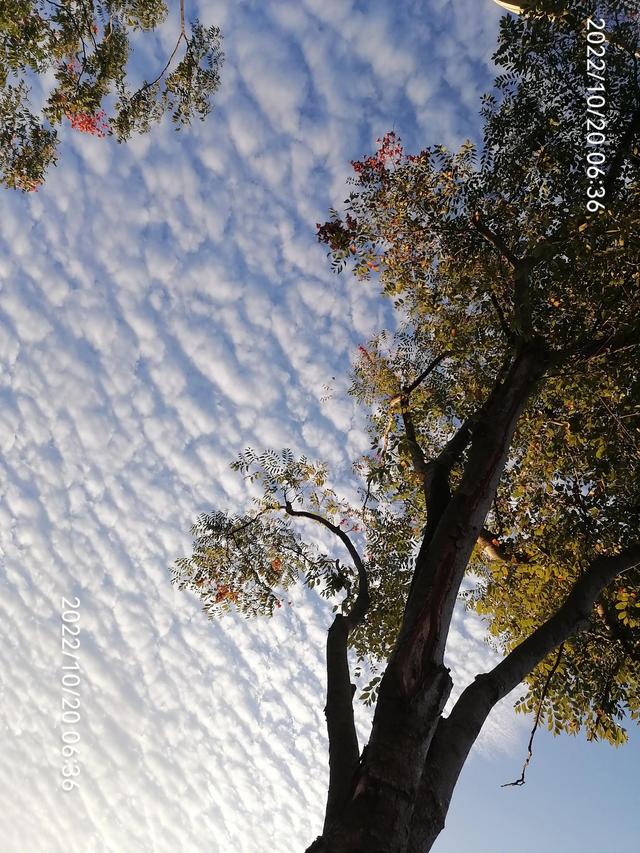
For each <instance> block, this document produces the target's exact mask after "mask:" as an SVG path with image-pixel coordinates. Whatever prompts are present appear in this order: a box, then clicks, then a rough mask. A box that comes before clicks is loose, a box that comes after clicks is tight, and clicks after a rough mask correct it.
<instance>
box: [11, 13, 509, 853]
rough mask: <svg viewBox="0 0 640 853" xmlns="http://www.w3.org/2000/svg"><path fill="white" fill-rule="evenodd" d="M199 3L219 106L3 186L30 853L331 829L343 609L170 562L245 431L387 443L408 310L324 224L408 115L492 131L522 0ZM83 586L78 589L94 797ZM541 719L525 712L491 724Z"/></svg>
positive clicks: (20, 712)
mask: <svg viewBox="0 0 640 853" xmlns="http://www.w3.org/2000/svg"><path fill="white" fill-rule="evenodd" d="M187 13H188V14H189V15H190V16H193V15H195V14H199V16H200V17H201V18H202V20H203V21H204V22H205V23H216V24H218V25H219V26H221V27H222V29H223V31H224V34H225V44H224V47H225V53H226V56H227V61H226V64H225V67H224V71H223V84H222V89H221V92H220V94H219V96H218V98H217V101H216V109H215V111H214V113H213V115H212V116H210V117H209V119H208V121H206V122H205V123H204V124H202V125H200V124H198V126H196V127H194V128H193V129H192V130H191V131H189V132H187V133H183V134H179V135H178V134H176V133H174V132H173V130H172V129H171V127H168V126H163V127H161V128H158V129H156V130H154V131H153V132H152V134H151V135H150V136H148V137H146V138H143V139H139V140H137V141H135V142H133V143H132V144H130V145H129V146H127V147H123V148H118V147H117V146H116V144H115V143H112V142H111V141H110V140H95V139H85V138H82V139H79V140H78V139H77V138H74V136H73V133H72V132H71V131H70V132H69V134H68V138H65V139H64V144H65V145H66V146H67V152H66V153H67V156H65V158H64V161H63V164H62V165H61V167H60V168H59V169H57V170H55V171H54V172H53V173H52V174H51V177H50V178H49V181H48V183H47V185H46V186H45V188H44V189H43V190H41V191H40V192H39V193H37V194H34V195H31V196H18V195H10V194H8V193H4V194H3V195H2V197H0V205H1V206H2V227H1V229H0V242H1V250H0V282H1V283H0V288H1V289H0V358H1V359H2V371H1V373H0V401H1V405H0V448H1V454H0V464H1V465H2V475H1V481H0V490H1V501H0V536H1V545H2V596H1V601H0V607H1V609H2V613H1V618H2V626H3V631H4V642H3V643H2V645H1V646H0V654H1V656H2V661H1V664H0V666H1V676H0V677H1V679H2V683H1V690H2V714H3V727H2V731H3V744H2V749H1V750H0V767H1V769H2V776H3V779H4V780H5V784H4V785H3V788H2V792H1V793H0V798H1V802H0V837H1V838H2V841H1V842H0V844H1V849H2V851H3V853H62V851H65V853H71V852H72V853H107V851H108V853H151V851H153V853H169V851H171V853H176V851H177V852H178V853H182V851H184V853H200V851H208V853H229V851H241V853H264V851H266V850H269V851H273V853H289V851H292V850H303V849H304V848H305V846H306V844H307V843H308V842H309V841H310V840H311V839H312V838H313V837H314V834H315V832H316V830H317V829H318V827H319V825H320V822H321V815H322V811H323V805H324V797H325V781H326V780H325V775H326V744H325V733H324V719H323V715H322V705H323V691H324V675H323V647H324V642H325V630H326V626H327V624H328V622H329V620H330V618H331V613H330V608H328V607H327V605H326V603H325V602H321V601H319V600H318V599H317V598H316V597H315V596H313V595H311V594H305V593H304V592H302V591H297V592H295V593H294V595H293V606H292V607H291V608H290V609H287V611H286V612H282V613H278V614H277V617H276V618H274V619H273V620H271V621H260V622H253V623H245V622H244V621H242V620H241V619H238V618H234V617H230V618H228V619H226V620H224V621H221V622H214V623H208V622H207V621H206V620H205V619H204V617H203V616H202V614H201V613H200V611H199V609H198V607H197V605H196V603H195V602H194V601H193V600H192V599H190V598H188V597H187V596H186V595H184V594H182V593H180V592H177V591H176V590H174V589H173V588H172V587H171V586H170V583H169V573H168V570H167V567H168V565H169V564H170V563H171V561H172V560H173V559H174V557H176V556H179V555H181V554H184V553H186V552H187V551H188V549H189V545H190V539H189V536H188V529H189V526H190V523H191V521H192V520H193V519H194V518H195V516H196V514H197V513H198V512H201V511H204V510H206V509H210V508H213V507H220V508H223V507H224V508H239V507H241V506H242V505H243V504H245V503H246V501H247V500H248V493H247V490H246V488H245V484H244V483H243V482H242V481H241V480H239V479H238V478H237V477H236V476H234V475H233V474H232V473H231V472H230V471H229V470H228V462H229V461H230V460H231V459H232V458H234V457H235V455H236V454H237V453H238V452H239V451H240V450H241V449H242V448H243V447H244V446H245V445H252V446H254V447H256V448H263V447H275V448H280V447H282V446H291V447H293V448H294V449H295V450H296V451H298V452H305V453H307V454H308V455H309V456H311V457H319V458H323V459H325V460H327V461H328V462H329V463H330V464H331V465H332V466H333V469H334V471H335V472H336V481H337V483H338V485H340V486H342V487H343V488H344V489H345V490H349V489H352V488H353V484H352V483H351V482H350V468H349V462H350V460H351V459H352V458H353V457H355V456H357V454H359V453H361V452H363V451H364V450H365V449H366V447H367V444H368V442H367V437H366V434H365V432H364V423H363V420H362V416H361V414H359V413H358V412H356V411H355V410H354V409H353V407H352V404H351V401H350V400H349V398H348V397H346V388H347V384H348V380H347V378H346V375H347V370H348V365H349V360H350V357H351V354H352V353H353V351H354V350H355V348H356V347H357V345H358V344H359V343H361V342H362V341H363V340H365V339H366V336H367V335H368V334H369V333H371V332H373V331H375V330H378V329H380V328H381V327H382V326H384V325H385V324H388V323H389V322H390V318H389V317H388V316H387V315H385V313H384V312H385V308H384V306H383V305H381V303H380V301H379V300H378V299H377V298H376V294H375V287H374V286H370V287H366V286H363V285H358V284H357V283H356V282H352V281H350V280H349V278H348V277H346V276H345V277H341V278H340V279H337V278H335V277H334V276H332V274H331V273H330V271H329V267H328V263H327V261H326V258H325V253H324V249H323V248H321V247H320V246H319V245H318V244H317V243H316V242H315V234H314V226H315V223H316V221H322V220H323V219H324V218H326V211H327V209H328V208H329V207H330V206H332V205H333V206H339V205H340V204H341V202H342V200H343V198H344V197H345V195H346V189H345V181H346V178H347V177H348V169H349V165H348V164H349V161H350V160H351V159H354V158H356V157H358V156H360V155H361V153H362V152H363V151H366V150H370V149H371V147H372V146H373V144H374V143H375V139H376V137H378V136H381V135H382V134H383V133H384V132H385V131H386V130H389V129H391V128H395V130H396V132H398V133H399V134H400V135H401V136H402V138H403V140H404V141H405V143H406V145H407V147H409V148H420V147H422V146H424V145H425V144H428V143H432V142H435V141H444V142H445V143H448V144H450V145H456V144H458V143H459V142H461V141H462V139H463V138H464V137H465V136H466V135H468V134H469V132H470V131H473V128H474V126H475V116H476V114H477V109H478V97H479V94H480V93H481V91H482V90H483V89H485V88H486V87H487V86H488V85H489V83H490V80H491V77H492V69H491V66H490V59H489V57H490V53H491V49H492V45H493V42H494V38H495V31H496V24H497V19H498V16H499V11H498V10H497V9H495V10H494V9H493V8H490V9H489V11H487V9H486V7H485V6H484V5H483V4H481V3H477V2H476V0H466V2H463V0H459V2H457V3H451V2H448V0H429V2H421V3H416V2H413V0H404V2H399V3H397V4H390V3H386V2H382V0H378V2H368V3H360V2H351V0H303V2H298V0H296V2H293V0H291V2H288V0H282V2H279V0H268V2H263V0H261V2H257V0H256V2H250V0H243V2H230V0H229V2H227V0H218V2H208V3H202V4H201V8H197V7H195V6H194V5H193V4H192V3H190V2H189V0H188V2H187ZM171 23H172V22H171V21H170V22H169V23H168V24H167V26H166V28H165V30H164V32H163V36H164V45H163V44H160V43H158V44H155V45H154V46H153V48H150V47H149V45H148V42H147V40H145V42H144V46H142V45H141V48H140V49H141V50H155V51H156V53H155V55H154V56H152V55H149V56H146V57H145V59H146V60H149V61H151V62H153V61H155V62H156V63H157V62H159V61H160V58H161V56H163V55H165V48H166V46H167V45H169V44H170V43H171V39H172V34H173V28H172V26H171ZM173 23H174V24H175V10H174V19H173ZM78 143H80V144H78ZM76 146H77V147H76ZM332 377H337V378H336V379H332ZM325 385H330V386H331V390H330V393H329V394H328V392H327V390H326V388H325V387H324V386H325ZM327 396H329V399H325V398H326V397H327ZM61 596H67V597H73V596H78V597H79V599H80V602H81V603H80V607H79V610H80V614H81V616H80V618H81V626H82V635H81V648H80V652H79V658H80V663H81V669H82V685H81V702H82V705H81V712H82V720H81V723H80V729H79V730H80V733H81V745H80V750H81V751H80V758H81V764H82V772H81V776H80V777H79V782H80V787H79V790H78V791H76V792H74V793H73V794H64V793H63V792H62V791H61V789H60V762H61V759H60V695H61V689H60V666H61V654H60V598H61ZM456 625H457V630H456V634H455V639H454V642H453V643H452V651H451V659H450V661H449V663H450V665H451V666H452V667H453V668H454V670H455V673H456V675H457V678H458V680H459V684H458V687H459V688H461V687H462V686H463V684H464V680H465V679H467V680H468V679H469V678H471V677H472V675H473V674H475V672H477V671H479V670H481V669H482V668H483V667H486V666H487V665H488V664H489V656H490V652H489V651H488V650H487V648H486V647H484V646H483V645H482V644H481V642H480V637H481V631H480V627H479V625H478V624H477V623H476V622H474V621H471V622H470V621H468V619H466V618H465V619H464V620H463V615H462V614H460V615H459V617H458V619H457V622H456ZM292 650H293V652H294V653H292ZM359 723H360V725H361V727H362V730H363V732H364V731H365V726H366V724H367V715H366V712H365V710H364V709H361V711H360V719H359ZM516 725H517V724H516V722H515V721H514V720H513V719H512V717H511V711H510V709H509V708H508V707H507V708H506V709H503V710H502V711H501V710H498V712H497V715H495V716H494V717H493V719H492V722H490V724H489V726H488V728H487V731H486V732H485V734H484V743H485V744H487V743H492V742H494V741H497V737H496V734H497V733H498V732H499V733H500V742H501V743H505V734H506V736H507V737H506V742H507V743H508V742H509V737H508V735H509V731H510V727H511V733H512V734H513V732H515V726H516Z"/></svg>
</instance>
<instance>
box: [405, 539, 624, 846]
mask: <svg viewBox="0 0 640 853" xmlns="http://www.w3.org/2000/svg"><path fill="white" fill-rule="evenodd" d="M638 565H640V543H636V544H634V545H632V546H630V547H629V548H627V549H625V550H624V551H623V552H622V553H621V554H618V555H616V556H613V557H598V558H597V559H595V560H594V561H593V562H592V563H591V565H590V567H589V568H588V569H587V570H586V571H585V572H584V574H583V575H582V576H581V577H580V579H579V580H578V581H577V582H576V584H575V585H574V587H573V589H572V590H571V592H570V593H569V595H568V596H567V598H566V600H565V602H564V604H562V605H561V607H560V608H559V609H558V610H557V611H556V613H554V615H553V616H551V617H550V618H549V619H547V621H546V622H544V623H543V624H542V625H540V627H539V628H537V629H536V630H535V631H534V632H533V633H532V634H531V635H530V636H529V637H527V639H526V640H523V642H522V643H520V645H519V646H517V647H516V648H515V649H514V650H513V651H512V652H510V654H508V655H507V656H506V657H505V658H504V660H502V661H501V662H500V663H499V664H498V665H497V666H496V667H495V668H494V669H493V670H491V671H490V672H488V673H485V674H483V675H478V676H477V677H476V679H475V681H474V682H473V683H472V684H470V685H469V686H468V687H467V688H466V690H464V692H463V693H462V695H461V696H460V698H459V699H458V701H457V702H456V704H455V706H454V708H453V710H452V712H451V714H450V715H449V717H447V718H446V719H443V720H442V721H441V722H440V724H439V725H438V729H437V731H436V734H435V736H434V738H433V741H432V744H431V748H430V750H429V753H428V755H427V760H426V763H425V770H424V773H423V776H422V781H421V791H420V795H419V800H418V805H417V806H416V809H415V811H414V822H413V825H412V830H411V841H410V843H409V846H408V851H409V853H421V851H422V850H423V849H424V847H425V839H428V838H429V833H430V832H431V831H432V827H431V825H430V824H429V822H428V821H427V820H426V818H425V816H424V810H423V809H422V808H421V807H420V805H419V804H420V803H421V802H425V803H429V804H431V807H432V808H433V809H436V811H437V813H438V815H439V819H441V821H442V822H444V817H445V816H446V813H447V810H448V808H449V803H450V801H451V795H452V793H453V789H454V787H455V785H456V782H457V780H458V776H459V775H460V771H461V770H462V767H463V766H464V763H465V761H466V759H467V756H468V755H469V751H470V749H471V747H472V746H473V744H474V743H475V740H476V738H477V737H478V735H479V733H480V730H481V728H482V726H483V724H484V722H485V720H486V719H487V717H488V715H489V713H490V711H491V709H492V708H493V707H494V705H495V704H496V703H497V702H499V701H500V699H503V698H504V697H505V696H506V695H507V694H508V693H509V692H510V691H511V690H513V689H514V688H515V687H517V685H518V684H519V683H520V682H521V681H522V680H523V678H525V677H526V676H527V675H528V674H529V673H530V672H531V671H532V670H533V669H534V668H535V667H536V666H537V665H538V664H539V663H540V662H541V661H542V660H544V658H545V657H546V656H547V655H548V654H549V653H550V652H551V651H553V649H554V648H557V647H558V646H560V645H561V644H562V643H564V642H565V641H566V640H567V639H568V638H569V637H571V636H572V635H573V634H575V633H576V632H578V631H579V630H580V629H581V628H582V627H583V626H584V625H586V624H587V623H588V620H589V618H590V617H591V615H592V608H593V606H594V603H595V601H596V599H597V598H598V596H599V595H600V593H601V592H602V591H603V590H604V589H605V587H607V586H608V585H609V584H610V583H611V582H612V581H613V580H614V578H616V577H617V576H618V575H620V574H622V573H624V572H627V571H629V570H630V569H633V568H635V567H636V566H638Z"/></svg>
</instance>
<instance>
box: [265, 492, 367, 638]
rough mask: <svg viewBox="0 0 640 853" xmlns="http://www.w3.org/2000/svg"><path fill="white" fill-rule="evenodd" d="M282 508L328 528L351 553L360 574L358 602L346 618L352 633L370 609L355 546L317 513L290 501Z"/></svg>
mask: <svg viewBox="0 0 640 853" xmlns="http://www.w3.org/2000/svg"><path fill="white" fill-rule="evenodd" d="M280 508H281V509H284V510H285V512H286V513H287V515H291V516H293V517H295V518H308V519H310V520H311V521H315V522H317V523H318V524H321V525H322V526H323V527H326V528H327V530H330V531H331V532H332V533H333V534H334V535H335V536H337V537H338V539H340V541H341V542H342V543H343V544H344V546H345V548H346V549H347V551H348V552H349V555H350V557H351V559H352V560H353V565H354V566H355V568H356V571H357V572H358V595H357V596H356V600H355V601H354V603H353V606H352V607H351V610H350V611H349V613H347V614H346V616H345V618H346V619H347V622H348V629H349V631H352V630H353V629H354V628H355V627H356V625H358V624H359V623H360V622H362V620H363V619H364V617H365V615H366V612H367V609H368V607H369V580H368V577H367V571H366V569H365V567H364V563H363V562H362V559H361V558H360V554H358V551H357V549H356V547H355V545H354V544H353V542H352V541H351V539H350V538H349V537H348V536H347V534H346V533H345V532H344V530H341V529H340V528H339V527H338V526H337V525H336V524H332V523H331V522H330V521H329V520H328V519H327V518H325V517H324V516H322V515H318V514H317V513H315V512H307V511H306V510H302V509H294V508H293V506H292V505H291V503H290V502H289V501H285V503H284V506H281V507H280Z"/></svg>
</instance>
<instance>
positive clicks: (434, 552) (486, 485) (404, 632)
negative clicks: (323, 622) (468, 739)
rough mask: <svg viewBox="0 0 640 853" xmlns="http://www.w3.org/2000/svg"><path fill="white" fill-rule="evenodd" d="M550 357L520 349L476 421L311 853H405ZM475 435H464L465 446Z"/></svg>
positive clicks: (422, 551)
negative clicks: (514, 464)
mask: <svg viewBox="0 0 640 853" xmlns="http://www.w3.org/2000/svg"><path fill="white" fill-rule="evenodd" d="M545 364H546V353H545V352H543V350H542V348H541V347H539V346H537V345H536V344H535V343H530V344H528V345H526V346H524V347H522V348H521V349H520V350H519V351H518V352H517V353H516V355H515V357H514V358H513V359H512V362H511V365H510V367H509V369H508V370H507V372H506V375H505V376H504V378H503V380H502V381H499V382H498V383H497V384H496V387H495V388H494V390H493V392H492V394H491V395H490V397H489V399H488V400H487V403H486V404H485V406H483V409H482V413H481V417H480V418H479V419H478V421H477V422H475V423H474V424H473V429H472V436H471V446H470V450H469V457H468V460H467V463H466V465H465V470H464V472H463V476H462V480H461V483H460V486H459V487H458V489H457V490H456V493H455V494H454V495H453V497H452V498H451V499H450V500H449V502H448V505H447V507H446V508H445V509H444V512H443V513H442V516H441V518H440V520H439V523H438V525H437V528H436V529H435V531H432V530H430V537H432V538H430V540H427V539H426V537H425V542H423V546H422V547H421V549H420V553H419V556H418V559H417V562H416V570H415V574H414V584H413V586H412V590H411V593H410V597H409V601H408V604H407V608H406V610H405V614H404V619H403V626H402V628H401V631H400V634H399V639H398V643H397V644H396V648H395V649H394V652H393V653H392V655H391V658H390V660H389V663H388V666H387V669H386V672H385V674H384V677H383V679H382V681H381V683H380V690H379V694H378V702H377V704H376V711H375V715H374V720H373V725H372V729H371V738H370V741H369V744H368V745H367V748H366V751H365V753H363V758H362V760H361V763H360V766H359V768H358V770H357V772H356V774H355V778H354V780H353V786H352V790H351V792H350V794H349V797H348V798H347V801H346V803H345V804H344V807H343V808H342V810H340V809H339V808H334V809H333V811H332V815H331V817H330V818H329V817H328V818H327V820H326V821H325V828H324V831H323V836H322V837H321V838H319V839H317V840H316V842H314V845H312V847H311V848H309V851H308V853H311V851H313V853H406V851H407V849H408V845H409V843H410V832H411V825H412V819H413V810H414V805H415V802H416V798H417V795H418V790H419V786H420V783H421V780H422V777H423V770H424V766H425V761H426V757H427V753H428V751H429V747H430V745H431V740H432V738H433V736H434V732H435V731H436V728H437V727H438V725H439V723H440V720H441V715H442V711H443V708H444V705H445V703H446V701H447V699H448V697H449V694H450V691H451V686H452V683H451V679H450V677H449V673H448V670H447V669H446V668H445V667H444V665H443V662H442V657H443V650H444V643H445V641H446V636H447V633H448V629H449V623H450V621H451V616H452V613H453V606H454V603H455V599H456V597H457V593H458V589H459V586H460V583H461V581H462V577H463V575H464V571H465V569H466V566H467V563H468V561H469V557H470V556H471V553H472V551H473V547H474V545H475V542H476V539H477V537H478V534H479V533H480V531H481V530H482V527H483V524H484V520H485V517H486V514H487V512H488V510H489V508H490V506H491V503H492V501H493V498H494V495H495V491H496V489H497V485H498V482H499V480H500V476H501V475H502V472H503V470H504V466H505V464H506V460H507V457H508V451H509V446H510V444H511V439H512V437H513V433H514V431H515V428H516V425H517V422H518V419H519V417H520V414H521V413H522V410H523V408H524V406H525V405H526V402H527V400H528V399H529V397H530V395H531V393H532V392H533V390H534V389H535V387H536V384H537V382H538V381H539V379H540V378H541V377H542V375H543V373H544V368H545ZM467 441H468V436H467V437H465V443H466V442H467Z"/></svg>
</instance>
